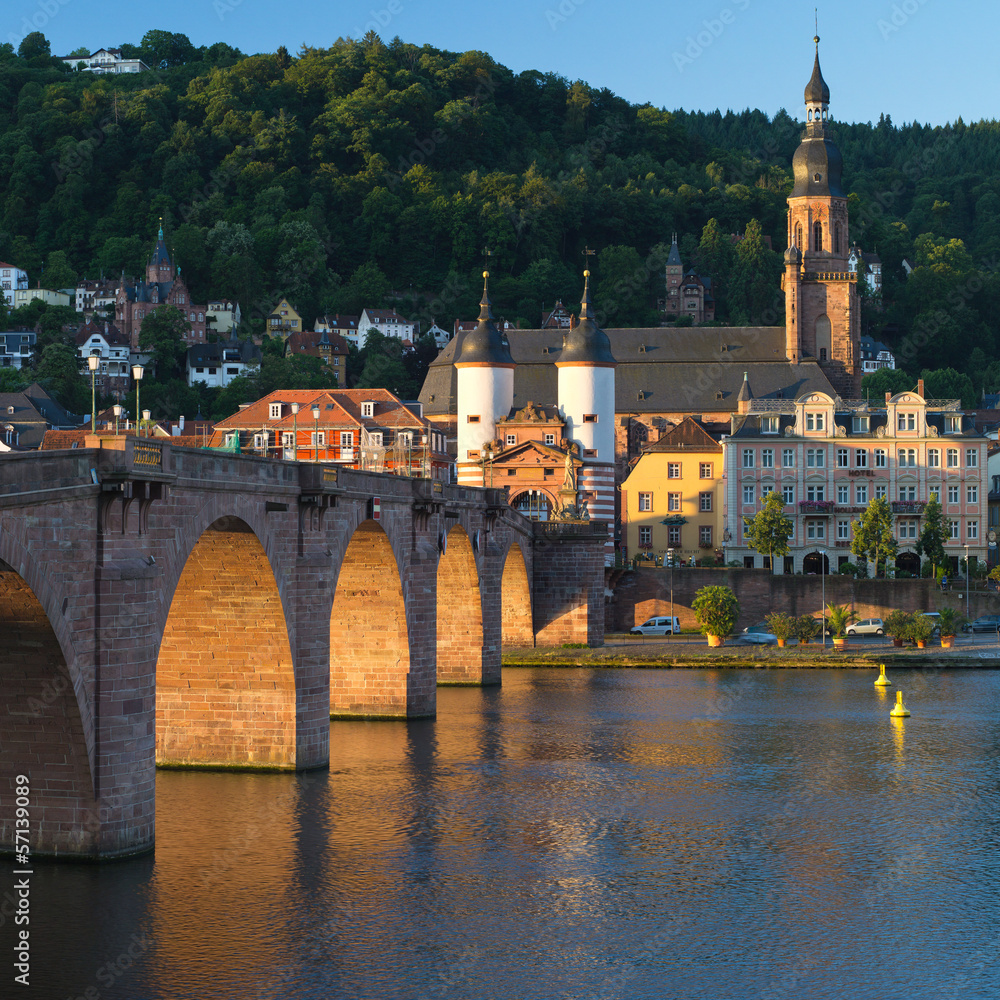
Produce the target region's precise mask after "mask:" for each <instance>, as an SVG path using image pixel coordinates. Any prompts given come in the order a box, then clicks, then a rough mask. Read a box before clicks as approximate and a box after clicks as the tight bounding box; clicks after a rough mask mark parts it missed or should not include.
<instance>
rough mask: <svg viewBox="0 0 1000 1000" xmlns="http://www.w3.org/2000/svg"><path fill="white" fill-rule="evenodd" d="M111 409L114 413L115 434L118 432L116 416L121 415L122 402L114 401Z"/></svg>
mask: <svg viewBox="0 0 1000 1000" xmlns="http://www.w3.org/2000/svg"><path fill="white" fill-rule="evenodd" d="M111 409H112V411H113V412H114V415H115V434H117V433H118V418H119V417H120V416H121V415H122V404H121V403H115V405H114V406H112V407H111Z"/></svg>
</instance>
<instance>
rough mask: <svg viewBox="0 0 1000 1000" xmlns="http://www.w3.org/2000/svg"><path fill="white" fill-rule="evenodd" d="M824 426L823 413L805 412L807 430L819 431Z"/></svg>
mask: <svg viewBox="0 0 1000 1000" xmlns="http://www.w3.org/2000/svg"><path fill="white" fill-rule="evenodd" d="M823 426H824V414H822V413H807V414H806V430H807V431H821V430H823Z"/></svg>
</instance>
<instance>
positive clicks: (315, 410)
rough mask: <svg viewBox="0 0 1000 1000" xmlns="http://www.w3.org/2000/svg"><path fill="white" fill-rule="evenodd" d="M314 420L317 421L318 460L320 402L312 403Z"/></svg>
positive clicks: (317, 459)
mask: <svg viewBox="0 0 1000 1000" xmlns="http://www.w3.org/2000/svg"><path fill="white" fill-rule="evenodd" d="M312 414H313V420H315V421H316V430H315V432H314V433H315V435H316V461H317V462H318V461H319V403H313V405H312Z"/></svg>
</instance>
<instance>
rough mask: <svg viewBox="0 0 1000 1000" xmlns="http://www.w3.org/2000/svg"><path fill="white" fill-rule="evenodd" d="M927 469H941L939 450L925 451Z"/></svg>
mask: <svg viewBox="0 0 1000 1000" xmlns="http://www.w3.org/2000/svg"><path fill="white" fill-rule="evenodd" d="M927 468H928V469H940V468H941V451H940V449H939V448H928V449H927Z"/></svg>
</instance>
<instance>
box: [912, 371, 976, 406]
mask: <svg viewBox="0 0 1000 1000" xmlns="http://www.w3.org/2000/svg"><path fill="white" fill-rule="evenodd" d="M920 377H921V378H922V379H923V380H924V395H925V397H926V398H928V399H960V400H961V401H962V406H964V407H966V408H967V409H972V408H973V407H975V405H976V401H977V400H976V389H975V386H974V385H973V384H972V379H971V378H969V376H968V375H965V374H963V373H961V372H957V371H955V369H954V368H937V369H934V370H933V371H932V370H931V369H929V368H925V369H924V370H923V371H922V372H921V373H920Z"/></svg>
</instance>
